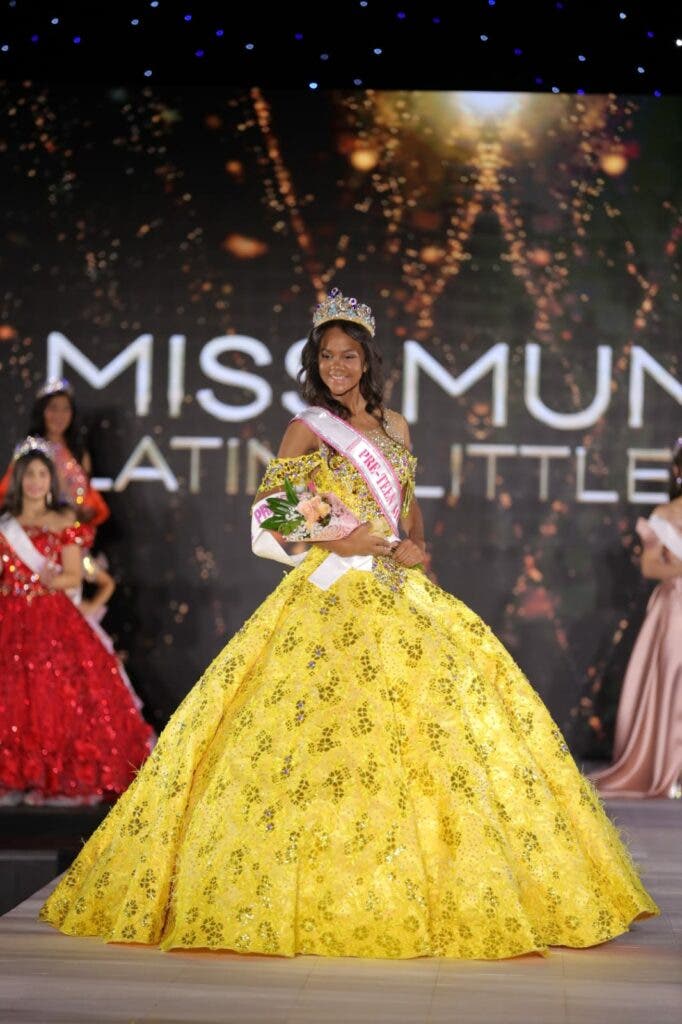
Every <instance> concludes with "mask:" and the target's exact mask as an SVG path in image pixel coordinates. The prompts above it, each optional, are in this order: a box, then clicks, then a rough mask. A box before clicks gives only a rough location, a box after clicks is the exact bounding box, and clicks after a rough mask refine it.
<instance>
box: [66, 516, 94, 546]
mask: <svg viewBox="0 0 682 1024" xmlns="http://www.w3.org/2000/svg"><path fill="white" fill-rule="evenodd" d="M59 539H60V541H61V543H62V547H66V545H67V544H78V546H79V547H82V548H89V547H92V545H93V542H94V540H95V531H94V529H93V528H92V526H91V525H90V523H81V522H78V521H76V522H75V523H72V524H71V526H67V527H66V529H64V530H62V532H61V534H60V535H59Z"/></svg>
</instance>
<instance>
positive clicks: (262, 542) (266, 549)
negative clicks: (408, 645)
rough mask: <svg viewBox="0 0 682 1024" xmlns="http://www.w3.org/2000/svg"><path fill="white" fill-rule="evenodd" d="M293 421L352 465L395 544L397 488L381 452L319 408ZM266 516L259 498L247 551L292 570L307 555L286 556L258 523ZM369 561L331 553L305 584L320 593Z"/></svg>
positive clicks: (368, 557)
mask: <svg viewBox="0 0 682 1024" xmlns="http://www.w3.org/2000/svg"><path fill="white" fill-rule="evenodd" d="M294 418H295V419H299V420H302V421H303V422H304V423H305V424H306V425H307V426H309V427H310V429H311V430H312V431H314V433H315V434H317V436H318V437H319V438H321V439H322V440H323V441H324V442H325V443H326V444H329V445H330V446H331V447H332V448H334V450H335V451H337V452H339V453H340V454H342V455H345V456H346V457H347V458H348V459H349V460H350V461H351V462H352V463H353V465H354V466H355V468H356V469H357V470H358V472H359V473H361V475H362V477H363V479H364V480H365V481H366V483H367V486H368V487H369V488H370V490H371V492H372V494H373V495H374V497H375V498H376V501H377V503H378V505H379V507H380V509H381V510H382V512H383V514H384V517H385V519H386V520H387V522H388V524H389V526H390V527H391V535H390V537H389V538H388V539H389V540H392V541H397V540H398V539H399V537H398V531H399V524H400V509H401V488H400V483H399V482H398V479H397V477H396V475H395V472H394V470H393V467H392V466H391V463H390V462H389V461H388V459H387V458H386V457H385V456H384V455H383V453H382V452H381V451H379V449H378V448H377V447H376V446H375V445H373V444H372V442H371V441H368V440H367V438H366V437H363V435H362V434H360V433H359V431H357V430H356V429H355V428H354V427H352V426H351V425H350V424H349V423H346V422H345V421H344V420H342V419H339V417H338V416H334V415H333V414H332V413H330V412H328V411H327V410H326V409H322V408H321V407H320V406H312V407H311V408H309V409H305V410H304V411H303V412H302V413H300V414H299V415H298V416H296V417H294ZM268 497H273V495H268ZM270 515H272V511H271V509H270V508H269V506H268V504H267V498H262V499H261V500H260V501H259V502H257V503H256V504H255V505H254V506H253V509H252V511H251V550H252V551H253V553H254V554H255V555H258V556H259V557H260V558H271V559H273V560H274V561H276V562H282V563H283V564H284V565H290V566H292V567H296V566H298V565H300V564H301V562H302V561H303V559H304V558H306V557H307V555H308V552H307V551H304V552H302V553H301V554H298V555H290V554H289V553H288V552H287V551H286V550H285V549H284V548H283V547H282V545H281V544H279V542H278V541H277V540H275V538H274V537H273V535H272V533H271V532H270V531H269V530H264V529H263V528H262V526H261V523H262V522H263V520H264V519H267V518H268V516H270ZM372 562H373V558H372V555H346V556H344V555H337V554H333V553H332V554H329V555H327V557H326V558H325V560H324V561H323V562H321V563H320V565H318V567H317V569H315V570H314V572H312V573H311V574H310V576H309V577H308V582H309V583H313V584H314V585H315V586H316V587H319V588H320V590H328V589H329V587H331V586H332V584H333V583H335V582H336V581H337V580H338V579H340V577H341V576H343V574H344V573H346V572H348V570H349V569H357V570H360V571H363V572H371V571H372Z"/></svg>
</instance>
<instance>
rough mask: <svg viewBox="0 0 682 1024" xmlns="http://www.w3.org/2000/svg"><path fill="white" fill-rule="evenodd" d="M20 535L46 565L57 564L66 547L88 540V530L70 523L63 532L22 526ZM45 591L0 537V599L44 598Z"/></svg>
mask: <svg viewBox="0 0 682 1024" xmlns="http://www.w3.org/2000/svg"><path fill="white" fill-rule="evenodd" d="M24 532H25V533H26V534H27V536H28V538H29V540H30V541H31V543H32V544H33V546H34V547H35V548H36V549H37V550H38V552H39V553H40V554H41V555H42V556H43V558H45V559H46V561H47V562H49V563H52V564H54V565H58V564H59V563H60V562H61V554H62V548H64V547H65V546H66V545H67V544H78V545H81V546H82V545H84V544H86V545H87V543H88V541H89V540H90V538H91V533H92V531H91V529H90V528H89V527H87V526H85V525H83V524H81V523H74V525H73V526H68V527H67V528H66V529H65V530H48V529H46V528H45V527H43V526H25V527H24ZM49 593H51V591H49V590H46V589H45V587H44V586H43V585H42V583H41V582H40V577H39V576H38V574H37V573H35V572H33V571H32V569H31V568H30V567H29V566H28V565H26V564H25V563H24V562H22V560H21V559H20V558H19V555H18V554H17V552H16V551H15V550H14V548H13V547H12V546H11V545H10V544H9V543H8V541H7V540H6V539H5V537H4V536H3V535H2V534H0V597H6V596H9V595H13V596H19V597H27V598H29V599H30V598H33V597H38V596H44V595H45V594H49Z"/></svg>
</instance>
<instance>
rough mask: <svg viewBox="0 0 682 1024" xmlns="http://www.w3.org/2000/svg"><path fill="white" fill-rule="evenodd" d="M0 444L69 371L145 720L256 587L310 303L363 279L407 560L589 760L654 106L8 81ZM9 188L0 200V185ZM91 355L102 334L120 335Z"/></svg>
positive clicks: (672, 216)
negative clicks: (102, 504)
mask: <svg viewBox="0 0 682 1024" xmlns="http://www.w3.org/2000/svg"><path fill="white" fill-rule="evenodd" d="M2 103H3V126H2V132H1V133H0V135H1V141H0V149H1V154H2V170H3V176H4V180H5V182H6V186H5V202H4V205H3V212H2V219H3V224H2V234H3V247H2V255H1V256H0V259H1V262H2V272H3V289H2V290H3V306H2V321H1V323H0V372H1V376H0V409H1V412H0V422H1V424H2V434H1V435H0V438H1V440H0V460H4V461H3V465H4V464H5V463H6V462H7V460H8V459H9V455H10V452H11V449H12V446H13V444H14V442H15V441H16V439H18V438H19V437H21V436H23V435H24V434H25V432H26V429H27V426H28V419H29V413H30V408H31V405H32V401H33V396H34V394H35V391H36V389H37V387H38V386H39V385H40V383H42V381H43V380H44V378H45V376H46V375H48V374H52V373H56V374H58V375H61V374H63V375H65V376H66V377H67V378H69V380H70V381H71V382H72V383H73V385H74V386H75V389H76V393H77V400H78V404H79V408H80V410H81V412H82V414H83V418H84V420H85V422H86V424H87V426H88V429H89V447H90V450H91V452H92V455H93V460H94V466H95V475H96V477H98V478H99V479H100V484H101V487H102V488H107V487H110V488H111V490H110V491H109V493H107V494H106V497H107V500H108V501H109V502H110V505H111V507H112V518H111V520H110V521H109V522H108V523H107V524H105V525H104V526H103V527H102V528H101V529H100V533H99V538H98V547H99V548H100V549H101V550H103V551H104V552H105V553H106V554H107V556H108V558H109V560H110V562H111V565H112V569H113V572H114V574H115V575H116V577H117V578H118V580H119V588H118V590H117V593H116V595H115V596H114V598H113V600H112V602H111V610H110V613H109V617H108V619H107V620H106V624H107V626H108V628H109V630H110V632H112V633H113V634H114V636H115V639H116V642H117V645H118V648H119V650H122V651H123V652H124V654H125V655H126V657H127V664H128V670H129V673H130V675H131V677H132V678H133V681H134V683H135V685H136V688H137V689H138V691H139V692H140V694H141V696H142V697H143V699H144V700H145V702H146V706H147V711H148V713H149V715H150V717H152V718H153V719H154V720H155V724H157V725H158V726H161V725H163V724H165V721H166V720H167V718H168V716H169V714H170V713H171V712H172V711H173V710H174V708H175V707H176V706H177V704H178V702H179V700H180V699H181V698H182V697H183V696H184V694H185V693H186V692H187V690H188V689H189V688H190V686H191V685H192V684H193V683H194V682H195V680H196V678H197V677H198V676H199V675H200V673H201V671H202V670H203V668H204V667H205V666H206V665H207V664H208V662H209V661H210V660H211V659H212V657H213V656H214V655H215V654H216V653H217V652H218V651H219V650H220V649H221V648H222V646H223V645H224V643H225V642H226V640H227V639H228V638H229V636H230V635H231V634H232V633H233V632H234V631H235V630H236V629H237V628H238V627H239V626H240V625H241V623H242V622H243V620H244V619H245V618H246V617H247V616H248V615H249V614H250V612H251V611H252V610H253V609H254V608H255V606H256V605H257V604H258V603H259V602H260V600H262V599H263V597H264V596H265V595H266V594H267V592H268V591H269V590H270V589H271V588H272V586H273V585H274V584H275V583H276V581H277V579H278V578H279V575H280V574H281V571H282V569H281V567H280V566H277V565H276V564H275V563H269V562H263V561H261V560H258V559H255V558H254V557H253V556H252V555H251V553H250V550H249V532H248V511H249V506H250V501H251V496H252V493H253V490H254V488H255V486H256V484H257V481H258V479H259V476H260V474H261V472H262V468H263V464H264V461H265V460H267V458H268V455H269V453H271V452H274V451H276V449H277V446H278V444H279V439H280V437H281V434H282V432H283V430H284V428H285V426H286V424H287V422H288V420H289V418H290V416H291V415H292V413H293V412H294V411H295V410H296V408H298V406H297V404H296V402H297V398H296V385H295V381H294V379H293V378H294V377H295V373H296V368H297V365H298V353H299V352H300V347H301V342H302V339H303V338H304V337H305V335H306V334H307V331H308V328H309V324H310V316H311V312H312V308H313V306H314V305H315V303H316V302H317V301H319V299H320V298H322V297H323V295H324V294H325V293H326V292H327V291H328V290H329V289H330V288H331V287H333V286H335V285H336V286H339V287H341V289H342V291H343V292H344V293H345V294H349V295H354V296H357V297H358V298H359V299H360V300H361V301H364V302H367V303H369V304H370V305H371V306H372V308H373V311H374V313H375V316H376V319H377V340H378V342H379V344H380V346H381V347H382V349H383V352H384V358H385V370H386V380H387V395H388V402H389V404H390V406H392V407H393V408H396V409H398V410H401V411H403V412H404V414H405V415H406V416H407V417H408V419H409V420H410V422H411V431H412V437H413V441H414V445H415V450H416V453H417V455H418V456H419V460H420V462H419V473H418V484H419V486H420V495H421V504H422V509H423V512H424V518H425V523H426V530H427V536H428V538H429V556H430V563H429V572H430V573H431V574H432V576H433V578H434V579H436V580H437V581H438V582H439V583H440V584H441V585H442V586H444V587H445V588H446V589H448V590H450V591H452V592H453V593H455V594H457V595H458V596H459V597H461V598H462V599H463V600H464V601H465V602H466V603H467V604H469V605H470V606H471V607H473V608H474V609H475V610H476V611H477V612H479V614H481V615H482V617H483V618H484V619H485V621H486V622H488V624H489V625H490V626H491V627H492V628H493V629H494V630H495V631H496V632H497V633H498V635H499V636H500V637H501V638H502V640H503V641H504V642H505V643H506V644H507V646H508V647H509V649H510V650H511V652H512V653H513V655H514V656H515V658H516V659H517V661H518V662H519V663H520V664H521V666H522V668H523V669H524V670H525V671H526V672H527V674H528V676H529V678H530V680H531V682H532V683H533V685H534V686H535V687H536V688H537V689H538V691H539V693H540V694H541V696H542V697H543V699H544V700H545V701H546V703H547V704H548V706H549V708H550V710H551V712H552V714H553V715H554V717H555V718H556V720H557V721H558V722H559V724H560V726H561V727H562V728H563V729H564V730H565V732H566V735H567V738H568V740H569V742H570V743H571V745H572V747H573V749H574V751H575V752H576V753H578V754H584V755H586V756H600V755H607V754H608V752H609V746H610V740H611V734H612V725H613V715H614V711H615V706H616V702H617V697H618V689H619V686H620V682H621V679H622V673H623V670H624V667H625V664H626V661H627V657H628V655H629V653H630V650H631V648H632V644H633V642H634V638H635V636H636V633H637V630H638V628H639V626H640V623H641V620H642V617H643V614H644V609H645V605H646V600H647V597H648V594H649V592H650V590H651V584H650V583H648V582H647V581H643V580H642V579H641V577H640V575H639V571H638V568H637V561H636V555H637V545H636V535H635V533H634V525H635V522H636V519H637V517H638V516H639V515H648V514H649V512H650V511H651V509H652V507H653V505H654V504H655V503H656V502H657V501H660V500H663V499H664V497H665V492H666V489H667V483H666V482H667V462H668V456H669V451H670V446H671V444H672V441H673V439H674V438H675V437H676V436H677V435H679V434H682V417H681V415H680V404H681V403H682V384H681V383H680V367H679V356H680V346H679V279H678V273H679V263H678V261H679V241H680V233H681V231H682V224H681V220H680V211H679V195H680V193H679V185H680V179H679V168H680V155H681V150H682V146H681V141H682V140H681V138H680V124H681V123H682V121H681V119H680V113H681V110H680V108H681V105H682V104H681V101H680V99H679V98H675V97H672V98H668V97H665V96H664V97H663V98H656V97H653V96H649V97H646V96H637V97H629V96H615V95H591V96H578V95H563V94H562V95H551V94H537V93H535V94H531V93H484V94H478V93H473V92H420V91H413V90H410V91H372V90H360V89H355V90H352V91H348V90H339V91H330V90H329V91H325V90H315V91H310V90H296V91H292V90H287V91H283V90H276V89H275V90H269V89H264V88H255V87H254V88H251V89H225V88H216V87H213V88H211V87H207V86H204V87H195V88H178V89H175V90H174V89H173V88H172V87H171V86H169V85H164V86H162V87H159V86H157V85H152V84H150V85H148V86H140V87H139V88H137V87H132V86H126V87H123V86H122V87H116V88H108V89H107V88H105V87H101V88H100V87H93V88H91V89H90V90H89V91H88V93H87V94H82V95H74V93H73V90H68V89H60V88H59V87H57V86H54V87H52V88H47V87H39V86H35V85H32V84H31V83H29V82H24V83H9V84H7V83H6V84H5V86H4V88H3V95H2ZM8 197H10V198H9V199H8ZM117 357H118V358H117Z"/></svg>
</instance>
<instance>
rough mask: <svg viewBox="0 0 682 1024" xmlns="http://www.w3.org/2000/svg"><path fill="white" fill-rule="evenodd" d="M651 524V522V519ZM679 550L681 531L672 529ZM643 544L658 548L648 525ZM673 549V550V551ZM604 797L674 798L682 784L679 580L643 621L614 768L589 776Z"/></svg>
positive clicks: (661, 588) (640, 524) (662, 591)
mask: <svg viewBox="0 0 682 1024" xmlns="http://www.w3.org/2000/svg"><path fill="white" fill-rule="evenodd" d="M652 518H653V517H652ZM670 529H672V530H673V531H674V532H675V533H676V534H677V535H678V536H679V543H681V544H682V531H680V530H679V529H677V528H676V527H674V526H672V524H671V526H670ZM637 532H638V533H639V535H640V537H641V538H642V542H643V544H644V545H645V546H646V545H648V544H655V545H658V546H659V547H660V546H661V540H660V537H659V536H658V535H657V534H656V533H655V532H654V530H653V529H652V527H651V525H650V524H649V522H648V521H647V520H646V519H642V518H640V519H638V520H637ZM676 546H677V545H676ZM590 779H591V780H592V782H593V783H594V784H595V786H596V787H597V789H598V790H599V792H600V793H601V795H602V796H605V797H630V798H632V797H635V798H637V797H641V798H644V797H667V796H668V797H674V796H679V795H680V782H681V781H682V577H680V576H678V577H675V578H674V579H669V580H664V581H662V582H661V583H659V584H658V586H657V587H656V588H655V590H654V591H653V593H652V595H651V597H650V598H649V603H648V606H647V611H646V616H645V619H644V622H643V623H642V628H641V630H640V632H639V635H638V637H637V640H636V642H635V646H634V649H633V651H632V655H631V657H630V661H629V663H628V667H627V671H626V673H625V679H624V681H623V689H622V691H621V696H620V703H619V705H618V715H617V718H616V732H615V737H614V744H613V763H612V764H611V766H610V767H609V768H606V769H604V770H603V771H599V772H595V773H594V774H592V775H591V776H590Z"/></svg>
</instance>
